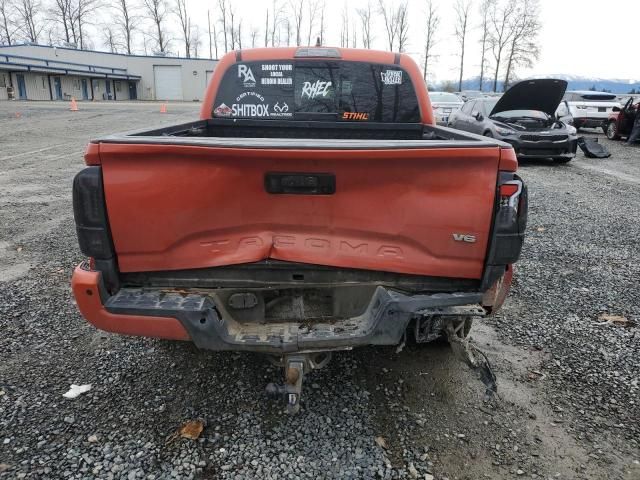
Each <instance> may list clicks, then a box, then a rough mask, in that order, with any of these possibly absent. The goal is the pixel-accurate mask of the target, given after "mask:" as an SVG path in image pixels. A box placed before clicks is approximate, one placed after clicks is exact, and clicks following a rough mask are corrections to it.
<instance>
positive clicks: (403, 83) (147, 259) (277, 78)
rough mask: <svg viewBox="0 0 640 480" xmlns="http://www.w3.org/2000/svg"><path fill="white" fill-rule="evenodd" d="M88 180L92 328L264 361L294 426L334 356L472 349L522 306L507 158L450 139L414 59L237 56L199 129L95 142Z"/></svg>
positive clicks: (259, 52) (334, 52) (274, 53)
mask: <svg viewBox="0 0 640 480" xmlns="http://www.w3.org/2000/svg"><path fill="white" fill-rule="evenodd" d="M85 162H86V164H87V167H86V168H85V169H84V170H82V171H81V172H79V173H78V174H77V176H76V177H75V180H74V185H73V208H74V215H75V221H76V227H77V234H78V241H79V244H80V249H81V250H82V252H83V253H84V254H85V255H86V256H87V257H89V259H88V260H87V261H85V262H82V263H81V264H80V265H79V266H78V267H77V268H76V269H75V271H74V274H73V278H72V288H73V293H74V295H75V298H76V301H77V305H78V308H79V309H80V311H81V313H82V315H83V316H84V317H85V318H86V319H87V320H88V321H89V322H91V323H92V324H93V325H95V326H96V327H98V328H100V329H103V330H107V331H110V332H116V333H120V334H125V335H141V336H147V337H160V338H167V339H175V340H186V341H191V342H194V343H195V345H196V346H198V347H199V348H202V349H209V350H235V351H251V352H261V353H264V354H268V355H270V356H271V357H272V360H273V361H274V362H276V363H278V364H279V365H282V366H284V367H285V373H286V375H285V379H286V380H285V383H284V384H283V385H271V386H270V387H269V391H270V392H271V393H274V394H281V395H282V396H283V398H285V399H286V401H287V403H288V408H289V411H291V412H295V411H297V410H298V409H299V406H300V403H299V402H300V395H301V388H302V379H303V375H304V374H305V373H307V372H308V371H309V370H312V369H314V368H319V367H322V366H324V365H325V364H326V363H327V361H328V360H329V357H330V355H331V352H332V351H334V350H345V349H351V348H353V347H357V346H363V345H396V344H399V343H400V342H402V341H403V339H404V338H405V334H406V332H407V330H408V329H410V334H411V335H412V337H414V338H415V340H416V341H417V342H428V341H431V340H434V339H436V338H439V337H442V336H443V335H445V336H446V337H447V338H448V339H449V340H450V341H451V342H455V343H456V345H457V346H460V345H461V344H462V345H465V346H468V344H467V343H466V342H465V341H464V340H463V339H464V337H465V336H466V335H467V333H468V331H469V328H470V326H471V321H472V319H473V318H479V317H483V316H485V315H489V314H493V313H495V312H496V310H497V309H498V308H499V307H500V306H501V304H502V302H503V300H504V298H505V296H506V294H507V292H508V290H509V287H510V284H511V278H512V274H513V269H512V264H513V263H514V262H515V261H516V260H517V259H518V257H519V255H520V251H521V247H522V242H523V238H524V230H525V226H526V217H527V190H526V187H525V185H524V184H523V181H522V180H521V179H520V177H518V175H517V174H516V169H517V160H516V156H515V154H514V151H513V149H512V148H511V146H510V145H508V144H506V143H503V142H500V141H498V140H496V139H490V138H483V137H480V136H476V135H471V134H463V133H460V132H455V131H453V130H451V129H447V128H444V127H438V126H435V125H434V121H433V116H432V112H431V106H430V104H429V95H428V92H427V89H426V86H425V83H424V81H423V80H422V74H421V72H420V69H419V68H418V66H417V65H416V63H415V62H414V61H413V60H412V59H411V57H409V56H408V55H405V54H397V53H391V52H376V51H370V50H366V51H365V50H355V49H337V48H307V47H301V48H275V49H251V50H242V51H234V52H230V53H229V54H227V55H225V56H224V57H223V58H222V59H221V61H220V63H219V64H218V65H217V67H216V70H215V72H214V73H213V77H212V79H211V81H210V82H209V85H208V87H207V92H206V95H205V100H204V101H203V106H202V110H201V113H200V119H199V120H196V121H192V122H189V123H185V124H180V125H173V126H168V127H163V128H157V129H147V130H145V131H139V132H133V133H129V134H119V135H111V136H106V137H102V138H99V139H97V140H93V141H92V142H91V143H90V144H89V146H88V147H87V152H86V155H85ZM107 212H108V214H107ZM460 350H461V349H459V348H458V349H456V351H458V352H459V351H460ZM462 350H464V348H463V349H462ZM469 361H470V362H471V363H473V362H475V360H469ZM489 377H490V375H489V376H485V377H483V378H485V379H487V378H489ZM336 381H339V379H337V380H336Z"/></svg>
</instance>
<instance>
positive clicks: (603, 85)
mask: <svg viewBox="0 0 640 480" xmlns="http://www.w3.org/2000/svg"><path fill="white" fill-rule="evenodd" d="M541 77H543V76H541V75H536V76H534V77H531V78H541ZM544 78H561V79H563V80H566V81H568V82H569V87H568V89H569V90H589V89H591V88H595V89H596V90H598V91H601V90H605V91H608V92H612V93H629V92H630V91H631V90H633V89H635V91H636V93H639V92H640V80H625V79H605V78H591V77H580V76H576V75H564V74H550V75H545V76H544ZM479 81H480V77H475V78H469V79H466V80H463V81H462V89H463V90H479V89H480V88H479V87H480V85H479ZM483 84H484V85H483V87H484V88H483V91H486V92H490V91H492V90H493V80H485V81H484V82H483ZM451 85H453V87H454V89H456V90H457V88H458V82H456V81H446V82H440V83H436V85H435V87H436V89H438V90H440V89H444V88H445V87H447V86H451ZM502 85H503V82H502V81H498V91H499V92H501V91H502Z"/></svg>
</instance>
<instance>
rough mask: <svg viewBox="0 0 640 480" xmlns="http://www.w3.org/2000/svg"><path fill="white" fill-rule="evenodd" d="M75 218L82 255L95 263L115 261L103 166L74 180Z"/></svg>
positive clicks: (89, 168)
mask: <svg viewBox="0 0 640 480" xmlns="http://www.w3.org/2000/svg"><path fill="white" fill-rule="evenodd" d="M73 216H74V219H75V221H76V232H77V234H78V243H79V244H80V250H81V251H82V253H84V254H85V255H87V256H88V257H93V258H94V259H95V260H109V259H111V258H113V244H112V242H111V235H110V233H109V223H108V221H107V210H106V206H105V201H104V190H103V187H102V169H101V168H100V167H95V166H93V167H87V168H85V169H84V170H81V171H80V172H79V173H78V174H77V175H76V177H75V178H74V180H73Z"/></svg>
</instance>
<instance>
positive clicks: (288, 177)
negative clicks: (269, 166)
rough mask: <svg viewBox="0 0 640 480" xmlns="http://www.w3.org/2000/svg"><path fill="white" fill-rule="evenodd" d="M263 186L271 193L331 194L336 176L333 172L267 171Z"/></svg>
mask: <svg viewBox="0 0 640 480" xmlns="http://www.w3.org/2000/svg"><path fill="white" fill-rule="evenodd" d="M264 188H265V190H266V191H267V192H268V193H271V194H276V195H277V194H289V195H333V194H334V193H336V176H335V175H334V174H333V173H295V172H268V173H266V174H265V176H264Z"/></svg>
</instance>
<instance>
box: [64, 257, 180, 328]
mask: <svg viewBox="0 0 640 480" xmlns="http://www.w3.org/2000/svg"><path fill="white" fill-rule="evenodd" d="M71 288H72V290H73V295H74V296H75V298H76V303H77V304H78V309H79V310H80V313H81V314H82V316H83V317H84V318H85V319H86V320H87V321H88V322H89V323H91V324H92V325H94V326H95V327H96V328H99V329H100V330H104V331H106V332H112V333H120V334H122V335H135V336H142V337H155V338H166V339H170V340H189V339H190V337H189V334H188V333H187V331H186V330H185V328H184V327H183V326H182V324H181V323H180V322H179V321H178V320H176V319H175V318H171V317H166V316H162V315H159V316H148V315H118V314H114V313H110V312H108V311H107V310H106V309H105V308H104V304H103V299H105V298H108V294H107V293H106V290H105V289H104V284H103V281H102V274H101V273H100V272H96V271H91V270H88V269H86V267H85V266H84V264H81V265H78V266H77V267H76V269H75V270H74V272H73V277H72V278H71Z"/></svg>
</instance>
